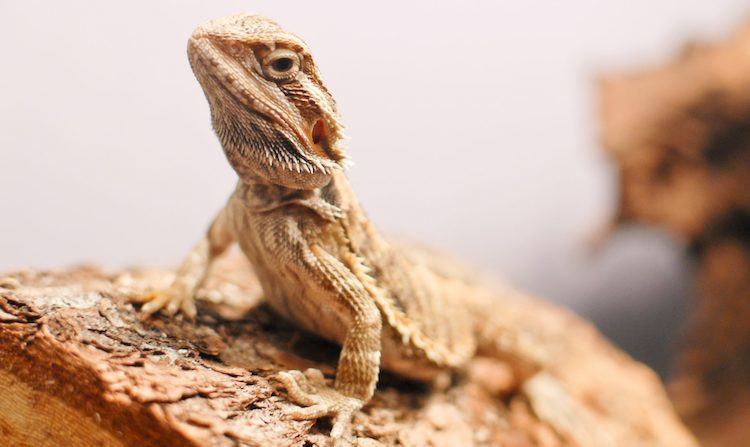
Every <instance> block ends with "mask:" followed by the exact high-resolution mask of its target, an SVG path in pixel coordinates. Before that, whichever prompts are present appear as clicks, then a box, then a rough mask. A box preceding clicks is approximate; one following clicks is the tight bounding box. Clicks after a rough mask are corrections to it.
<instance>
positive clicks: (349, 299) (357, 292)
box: [277, 244, 382, 444]
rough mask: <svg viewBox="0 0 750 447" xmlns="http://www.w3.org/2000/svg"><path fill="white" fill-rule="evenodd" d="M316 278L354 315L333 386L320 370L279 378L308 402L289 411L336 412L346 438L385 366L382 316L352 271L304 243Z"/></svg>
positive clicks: (337, 431)
mask: <svg viewBox="0 0 750 447" xmlns="http://www.w3.org/2000/svg"><path fill="white" fill-rule="evenodd" d="M298 253H300V255H301V258H302V259H303V262H302V266H303V267H304V268H303V271H304V272H305V273H306V275H310V276H312V277H311V278H310V279H312V280H315V281H316V282H317V283H318V284H322V285H323V286H324V288H326V289H328V290H331V291H332V292H333V296H331V299H333V300H337V301H339V302H341V301H343V304H344V305H345V306H346V308H347V309H348V311H349V312H351V316H352V325H351V326H350V327H349V329H348V331H347V335H346V338H345V340H344V342H343V345H342V350H341V354H340V356H339V362H338V367H337V370H336V379H335V382H334V386H333V388H331V387H330V386H328V385H327V384H326V383H325V381H324V380H323V375H322V374H321V373H320V371H318V370H308V371H306V372H305V373H304V374H302V373H300V372H299V371H289V372H282V373H279V374H278V375H277V379H278V380H279V381H280V382H281V383H282V384H283V385H284V387H285V388H286V390H287V393H288V395H289V398H290V399H291V400H292V401H294V402H295V403H296V404H298V405H301V406H302V408H295V409H292V410H290V411H288V416H289V417H292V418H294V419H317V418H319V417H323V416H331V417H333V428H332V429H331V438H333V440H334V442H335V443H337V444H338V443H342V442H343V443H346V442H348V441H347V438H348V437H349V435H350V432H351V418H352V415H353V414H354V412H355V411H357V410H359V409H360V408H361V407H362V406H363V405H364V404H365V403H367V402H368V401H369V400H370V398H371V397H372V395H373V393H374V392H375V385H376V383H377V381H378V374H379V372H380V349H381V346H380V336H381V329H382V319H381V315H380V311H379V310H378V308H377V306H376V304H375V302H374V301H373V300H372V299H371V297H369V296H368V293H367V291H366V289H365V287H364V286H363V284H362V283H361V281H360V280H359V279H358V278H357V276H356V275H355V274H354V273H352V271H351V270H350V269H349V268H347V267H346V266H345V265H344V264H343V263H342V262H341V261H339V260H338V259H336V258H335V257H333V256H331V255H330V254H329V253H328V252H326V251H325V250H324V249H322V248H320V247H319V246H317V245H312V246H308V245H307V244H304V245H303V246H302V247H301V249H300V250H299V251H298Z"/></svg>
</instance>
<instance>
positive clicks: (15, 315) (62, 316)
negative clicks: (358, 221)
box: [0, 256, 695, 447]
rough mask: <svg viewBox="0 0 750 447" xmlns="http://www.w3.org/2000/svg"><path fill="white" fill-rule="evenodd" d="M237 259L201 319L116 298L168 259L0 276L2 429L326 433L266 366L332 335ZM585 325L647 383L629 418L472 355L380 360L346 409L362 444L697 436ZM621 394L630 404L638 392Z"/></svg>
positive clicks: (200, 438)
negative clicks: (374, 380)
mask: <svg viewBox="0 0 750 447" xmlns="http://www.w3.org/2000/svg"><path fill="white" fill-rule="evenodd" d="M247 268H248V266H247V265H246V264H244V260H243V259H242V258H241V256H230V257H228V259H227V260H225V261H223V262H222V266H221V267H220V268H218V269H217V272H216V274H215V276H214V277H213V278H212V279H211V280H210V281H209V283H208V284H207V287H206V289H205V291H203V292H202V293H201V296H202V298H203V300H202V301H201V302H200V305H199V306H200V309H199V317H198V321H197V322H196V324H193V323H191V322H188V321H186V320H184V319H182V318H177V319H171V320H170V319H166V318H160V317H157V318H155V319H152V320H149V321H143V320H142V319H141V318H140V317H139V315H138V313H137V312H136V310H135V309H134V308H133V306H132V305H131V304H128V303H127V302H126V300H125V296H126V295H128V294H129V293H137V292H140V291H143V290H144V289H150V288H154V287H159V286H163V285H164V284H168V283H169V281H170V280H171V277H172V273H171V272H169V271H166V270H159V269H135V270H131V271H128V272H126V273H122V274H117V275H109V274H106V273H103V272H102V271H100V270H98V269H96V268H87V267H81V268H75V269H72V270H68V271H62V272H37V271H30V270H29V271H22V272H17V273H14V274H12V275H11V276H9V277H8V278H6V279H5V280H4V281H2V282H0V390H2V391H0V433H2V436H3V439H4V442H9V443H10V444H8V445H17V446H53V445H54V446H59V445H71V446H90V445H103V446H121V445H122V446H125V445H139V446H157V445H159V446H161V445H166V446H171V445H180V446H183V445H184V446H190V445H195V446H265V445H282V446H283V445H294V446H323V445H326V444H327V440H328V438H327V436H326V433H328V430H329V429H330V427H329V426H327V425H326V422H325V421H321V422H318V423H315V422H309V421H293V420H286V419H283V418H282V417H281V415H282V411H283V408H284V407H285V406H287V405H289V403H288V402H286V401H285V400H284V399H283V397H282V396H283V394H281V393H278V392H277V391H276V388H275V384H274V382H273V381H272V380H271V379H270V376H271V375H272V374H273V373H275V372H277V371H280V370H286V369H290V368H293V369H305V368H308V367H316V368H319V369H321V370H322V371H323V372H324V373H325V374H326V375H328V376H331V375H333V373H334V370H333V366H332V365H335V364H336V359H337V356H338V348H337V347H335V346H333V345H330V344H328V343H326V342H324V341H321V340H320V339H317V338H314V337H312V336H309V335H306V334H304V333H302V332H300V331H298V330H296V329H295V328H293V327H292V326H290V325H288V324H287V323H285V322H284V321H282V320H281V319H280V318H278V317H277V316H275V315H273V314H272V313H271V311H270V310H268V309H267V308H266V307H265V306H263V305H257V300H258V297H259V296H260V289H259V287H258V285H257V283H256V282H255V281H254V279H253V278H252V277H248V276H246V275H244V274H243V272H245V271H246V270H245V269H247ZM219 295H221V297H222V300H223V301H222V302H218V296H219ZM559 313H560V319H564V320H567V319H569V318H570V316H569V314H568V313H567V312H564V311H562V310H561V311H560V312H559ZM575 321H578V320H575ZM580 324H585V323H580ZM576 333H578V332H576ZM586 333H587V334H589V333H590V335H591V336H592V337H593V340H586V339H582V340H581V343H601V344H602V346H603V348H602V351H601V356H602V357H603V358H609V357H611V358H612V359H613V361H615V362H618V364H621V367H620V369H618V371H620V372H621V373H622V374H623V375H624V376H625V377H628V378H629V379H630V380H632V381H633V383H634V387H635V388H636V389H638V390H639V391H642V392H644V393H645V394H648V395H653V396H654V397H653V399H649V402H648V406H649V408H648V409H647V411H644V412H643V414H641V415H635V416H632V417H630V419H631V420H629V421H627V422H623V421H617V420H615V421H612V420H608V419H607V417H608V416H606V415H604V414H598V413H597V411H596V408H591V402H586V401H581V402H568V401H566V399H568V398H569V396H567V395H564V394H559V393H558V391H559V386H558V385H556V384H555V383H554V380H555V379H554V378H552V376H549V375H545V374H537V375H536V376H535V377H534V378H533V379H531V380H528V381H526V382H525V383H521V382H522V381H521V380H520V379H519V378H518V377H516V375H515V373H514V368H512V365H509V364H507V363H503V362H500V361H497V360H491V359H486V358H478V359H476V360H474V361H473V362H472V363H471V364H470V365H469V367H468V368H467V370H466V371H465V372H464V373H463V374H461V375H459V376H458V377H455V378H453V381H451V380H450V379H446V380H445V381H443V383H437V384H435V385H434V386H432V387H427V386H425V385H420V384H417V383H413V382H408V381H404V380H403V379H400V378H397V377H395V376H389V375H385V374H384V375H382V376H381V381H380V384H379V385H378V391H377V392H376V394H375V397H374V398H373V401H372V402H371V403H370V404H369V405H368V406H367V407H365V409H364V410H363V411H362V412H359V413H357V415H356V416H355V419H354V423H355V432H356V434H357V435H358V436H359V437H360V438H359V445H363V446H375V445H404V446H426V445H434V446H458V445H462V446H463V445H466V446H468V445H511V446H527V445H529V446H530V445H541V446H562V445H582V444H583V445H597V447H598V446H599V445H602V444H601V442H602V439H601V438H600V439H598V440H593V438H592V440H591V441H590V442H588V443H585V442H584V443H581V442H580V440H581V439H585V436H586V435H587V433H597V432H601V430H600V427H602V426H604V427H612V428H613V429H612V430H611V432H608V433H607V439H606V445H615V446H617V445H623V446H624V445H628V446H630V445H654V446H657V445H659V446H692V445H695V444H694V441H693V440H692V438H691V437H690V435H689V434H688V433H687V432H686V430H685V429H684V428H683V427H682V426H681V424H680V423H679V422H678V420H677V419H676V417H675V416H674V414H673V413H672V409H671V407H670V405H669V403H668V402H667V400H666V398H665V397H664V392H663V390H662V388H661V385H660V384H659V382H658V380H657V379H656V378H655V376H654V375H653V373H651V372H650V371H648V370H647V369H646V368H645V367H642V366H641V365H638V364H636V363H635V362H634V361H632V360H630V359H629V358H628V357H627V356H625V355H624V354H622V353H620V352H619V351H617V350H616V349H614V348H612V347H611V346H610V345H608V344H607V343H606V342H603V341H602V340H601V337H600V336H599V335H598V334H597V333H596V332H595V331H593V330H592V331H587V332H586ZM587 366H588V365H579V367H580V368H586V367H587ZM571 374H575V371H571ZM584 375H585V374H584ZM620 398H621V399H622V400H623V404H625V403H628V402H627V401H628V399H634V398H635V397H633V396H621V397H620ZM592 402H593V400H592ZM567 407H581V408H586V409H587V413H586V414H590V415H591V418H590V419H585V418H580V419H573V420H570V419H566V418H565V412H564V411H562V409H564V408H567ZM626 407H627V405H626ZM610 419H611V418H610ZM654 420H658V421H659V426H658V429H654V427H653V421H654ZM633 421H634V422H633ZM594 426H596V429H594V428H595V427H594ZM576 440H578V441H576Z"/></svg>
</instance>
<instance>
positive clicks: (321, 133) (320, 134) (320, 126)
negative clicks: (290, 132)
mask: <svg viewBox="0 0 750 447" xmlns="http://www.w3.org/2000/svg"><path fill="white" fill-rule="evenodd" d="M327 135H328V130H327V129H326V125H325V123H324V122H323V120H317V121H315V125H314V126H313V128H312V142H313V144H320V142H321V141H323V138H325V137H326V136H327Z"/></svg>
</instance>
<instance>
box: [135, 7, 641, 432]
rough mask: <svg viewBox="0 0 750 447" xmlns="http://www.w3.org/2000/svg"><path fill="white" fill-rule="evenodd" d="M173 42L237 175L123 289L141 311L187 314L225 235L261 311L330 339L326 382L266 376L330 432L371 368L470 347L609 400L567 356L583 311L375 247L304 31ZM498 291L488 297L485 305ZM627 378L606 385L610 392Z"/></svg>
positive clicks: (416, 371)
mask: <svg viewBox="0 0 750 447" xmlns="http://www.w3.org/2000/svg"><path fill="white" fill-rule="evenodd" d="M188 55H189V58H190V63H191V66H192V68H193V71H194V72H195V75H196V77H197V79H198V81H199V82H200V84H201V86H202V87H203V90H204V92H205V95H206V98H207V100H208V103H209V106H210V108H211V117H212V123H213V127H214V130H215V131H216V134H217V136H218V137H219V140H220V141H221V144H222V147H223V149H224V152H225V154H226V156H227V159H228V160H229V162H230V164H231V165H232V167H233V168H234V170H235V171H236V172H237V174H238V176H239V182H238V184H237V187H236V189H235V191H234V193H233V194H232V196H231V198H230V199H229V201H228V203H227V205H226V206H225V207H224V208H223V209H222V210H221V212H220V213H219V214H218V216H217V217H216V218H215V220H214V222H213V224H212V225H211V227H210V229H209V231H208V232H207V234H206V236H205V237H204V238H203V240H201V241H200V242H199V243H198V244H197V245H196V246H195V248H194V249H193V250H192V251H191V252H190V254H189V255H188V256H187V258H186V259H185V261H184V262H183V264H182V266H181V267H180V268H179V270H178V272H177V276H176V279H175V281H174V283H173V284H172V285H171V287H169V288H168V289H167V290H162V291H158V292H155V293H152V294H150V295H147V296H145V297H141V298H140V299H139V300H140V301H143V302H145V304H144V306H143V308H142V309H143V311H144V312H146V313H148V314H150V313H153V312H156V311H159V310H163V311H164V312H166V313H167V314H174V313H175V312H177V311H181V312H183V313H184V314H186V315H187V316H189V317H193V316H194V315H195V305H194V303H193V296H194V293H195V291H196V289H197V288H198V287H199V286H200V285H201V283H202V282H203V280H204V279H205V278H206V276H207V275H208V274H209V270H210V267H211V264H212V262H213V260H214V259H215V258H216V257H217V256H219V255H220V254H221V253H222V252H224V251H225V249H226V248H227V247H228V246H229V245H231V244H232V243H234V242H237V243H239V245H240V247H241V248H242V250H243V252H244V253H245V255H246V256H247V258H248V259H249V260H250V262H251V263H252V265H253V268H254V270H255V273H256V275H257V276H258V278H259V280H260V282H261V285H262V287H263V291H264V296H265V299H266V300H267V301H268V303H269V304H270V305H271V306H272V307H273V308H274V309H275V311H276V312H278V313H279V314H280V315H282V316H284V317H286V318H288V319H289V320H292V321H294V322H295V323H296V324H298V325H299V326H300V327H302V328H304V329H306V330H308V331H310V332H313V333H315V334H318V335H320V336H322V337H325V338H328V339H330V340H333V341H335V342H337V343H339V344H340V345H341V346H342V350H341V354H340V357H339V362H338V367H337V374H336V378H335V382H334V384H333V387H331V386H329V385H327V384H326V382H325V380H324V379H323V376H322V374H321V373H320V372H319V371H316V370H308V371H306V372H305V373H302V372H299V371H289V372H282V373H280V374H278V376H277V379H278V380H279V382H281V384H283V386H284V387H285V388H286V390H287V394H288V397H289V398H290V399H291V400H292V401H293V402H294V403H296V404H298V405H299V406H298V407H294V408H293V409H291V410H290V411H289V416H290V417H293V418H298V419H311V418H319V417H323V416H330V417H332V418H333V428H332V430H331V437H332V438H333V439H334V441H335V442H336V443H338V444H347V443H349V442H350V441H351V434H350V433H351V417H352V415H353V413H354V412H355V411H357V410H359V409H360V408H361V407H362V406H363V405H364V404H366V403H367V402H368V400H370V398H371V397H372V395H373V392H374V390H375V385H376V382H377V380H378V374H379V371H380V368H381V367H383V368H385V369H388V370H390V371H393V372H396V373H398V374H401V375H403V376H406V377H410V378H413V379H417V380H425V381H429V380H431V379H433V378H435V377H436V376H437V375H438V374H439V373H441V372H443V371H447V370H453V369H456V368H460V367H462V366H463V365H464V364H465V363H466V362H467V360H468V359H469V358H471V357H472V356H474V355H475V353H476V352H479V353H480V354H490V355H493V356H502V357H503V358H504V359H515V361H514V362H512V363H513V364H514V365H516V366H519V371H520V372H519V374H522V375H524V376H526V375H528V377H531V376H532V375H533V374H534V373H535V372H537V371H542V372H544V374H543V375H540V376H539V378H538V380H537V381H535V382H533V383H535V384H537V386H539V385H538V384H547V385H545V386H554V387H557V386H558V385H557V382H555V381H551V379H550V377H552V376H551V375H550V374H553V373H554V371H555V369H558V368H559V371H561V372H562V373H564V372H565V371H566V366H565V365H568V367H567V370H568V371H570V370H572V371H576V375H574V376H569V377H567V378H566V379H565V380H562V381H563V382H565V381H566V380H567V381H569V382H571V383H572V385H571V390H575V389H580V391H581V393H580V394H581V395H583V394H582V393H586V396H590V395H594V394H595V395H597V396H600V397H601V398H602V399H605V398H606V399H609V400H608V401H606V402H605V403H604V404H602V405H603V406H606V405H607V402H619V401H618V400H617V398H615V397H612V396H609V393H608V392H602V391H601V389H603V387H601V386H599V385H601V384H602V383H603V381H605V380H606V379H602V378H601V377H599V373H598V372H596V373H594V374H595V375H594V376H593V377H585V374H583V373H581V372H580V371H581V369H580V368H575V367H570V365H572V364H574V363H575V362H579V363H580V362H584V363H585V362H588V363H586V364H592V365H593V364H598V363H596V362H597V361H598V360H597V358H596V356H593V357H592V356H591V355H590V353H591V352H594V353H596V352H598V351H597V349H599V350H601V349H602V348H601V347H600V346H599V345H597V342H590V340H592V335H591V334H594V332H593V331H591V330H590V329H589V327H588V326H587V325H584V324H580V322H578V321H577V320H574V319H573V318H572V317H571V319H570V323H569V324H568V320H565V319H562V321H563V322H564V324H562V325H561V324H559V322H560V321H561V319H560V318H559V311H553V310H549V309H547V308H545V307H544V306H543V305H541V304H540V303H533V302H528V300H516V299H515V298H514V293H513V292H512V291H509V290H505V291H503V292H502V293H498V292H497V291H495V292H488V290H490V288H485V287H480V286H479V285H478V284H480V283H479V282H477V281H475V280H473V279H472V278H471V276H472V275H471V274H469V273H467V271H466V270H463V269H462V268H460V267H458V266H457V265H456V264H454V263H452V262H450V261H448V260H447V259H446V258H444V257H441V256H435V255H432V254H430V253H428V252H426V251H424V250H415V249H411V248H410V249H406V248H404V247H402V246H395V245H391V244H389V243H388V242H387V241H386V240H385V239H384V238H383V237H382V236H381V235H380V234H379V233H378V232H377V231H376V230H375V228H374V227H373V226H372V224H371V223H370V222H369V221H368V219H367V218H366V216H365V214H364V212H363V211H362V209H361V207H360V205H359V203H358V202H357V200H356V198H355V196H354V194H353V192H352V190H351V187H350V186H349V182H348V181H347V179H346V177H345V176H344V174H343V172H342V167H343V165H344V163H345V156H344V153H343V151H342V150H341V149H340V147H339V140H340V139H341V136H342V134H341V130H342V127H341V123H340V120H339V116H338V113H337V111H336V104H335V102H334V100H333V98H332V97H331V95H330V93H329V92H328V90H327V89H326V87H325V85H324V84H323V81H322V80H321V77H320V75H319V73H318V70H317V68H316V66H315V62H314V61H313V59H312V56H311V55H310V52H309V51H308V49H307V46H306V45H305V44H304V42H302V41H301V40H300V39H299V38H297V37H295V36H294V35H292V34H289V33H287V32H285V31H283V30H282V29H281V28H280V27H279V26H278V25H277V24H276V23H274V22H272V21H270V20H268V19H266V18H264V17H260V16H254V15H247V14H236V15H233V16H230V17H227V18H224V19H220V20H214V21H210V22H208V23H206V24H204V25H202V26H200V27H199V28H198V29H197V30H196V31H195V32H194V33H193V35H192V36H191V38H190V41H189V44H188ZM495 290H497V289H495ZM498 296H501V297H502V298H503V301H502V305H498V304H493V303H492V299H493V297H495V298H496V297H498ZM555 315H558V316H555ZM572 332H576V334H573V333H572ZM568 336H569V337H570V340H576V343H575V344H573V343H571V342H568V341H567V340H568ZM581 340H584V342H583V343H580V342H579V341H581ZM603 364H605V366H607V365H608V364H607V363H606V362H603ZM605 366H602V367H597V368H598V369H597V368H592V369H591V371H600V370H601V368H604V367H605ZM562 373H561V377H563V376H564V374H562ZM605 374H606V373H605ZM610 375H612V374H610ZM612 376H613V377H614V376H615V375H612ZM550 384H552V385H550ZM589 387H591V389H589ZM628 387H629V382H626V383H622V384H619V385H618V386H614V385H613V386H609V387H606V390H607V391H611V393H614V394H613V396H619V395H626V394H627V393H630V392H631V391H629V389H628ZM536 389H537V388H534V389H532V388H530V390H531V391H534V390H536ZM563 389H564V387H563V388H560V389H558V388H554V389H552V391H554V392H555V393H558V394H559V393H563V392H564V391H563ZM538 390H542V391H545V392H548V391H549V390H548V389H547V388H538ZM592 390H594V391H592ZM565 392H566V393H567V391H565ZM578 398H580V396H579V397H578ZM648 398H649V396H644V398H643V399H641V400H639V402H640V401H644V402H645V401H647V400H648ZM529 399H530V401H531V402H532V403H534V402H537V403H539V404H540V405H543V404H545V402H546V401H544V400H539V399H535V398H534V397H533V395H530V397H529ZM587 399H590V397H587ZM634 400H635V399H634ZM558 401H560V400H559V399H557V400H555V402H558ZM573 401H575V399H568V400H562V402H573ZM540 408H541V410H545V408H547V407H540ZM621 410H622V407H618V408H617V411H621ZM600 411H602V412H603V411H605V410H600ZM582 412H584V410H581V409H580V408H578V407H575V406H570V407H564V408H563V407H560V408H555V410H554V411H553V412H552V413H550V414H552V415H553V416H555V417H559V418H560V419H559V420H560V421H561V422H559V424H558V421H557V420H553V419H551V420H550V421H549V423H550V424H551V425H553V426H556V425H559V426H560V427H561V428H560V430H563V431H564V430H566V429H567V428H566V427H567V425H566V424H567V422H566V421H570V420H576V419H577V418H583V417H590V416H587V415H586V414H584V415H583V416H582V415H581V414H583V413H582ZM626 413H627V414H633V413H636V412H634V411H628V412H626ZM627 417H629V416H625V417H623V420H626V419H627ZM597 436H601V439H606V438H607V436H608V434H607V433H606V429H604V428H603V429H601V433H598V432H592V433H585V438H581V439H587V440H596V439H599V438H597ZM581 443H583V444H585V443H586V442H583V441H582V442H581ZM591 445H605V444H602V443H599V444H596V443H594V444H591Z"/></svg>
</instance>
